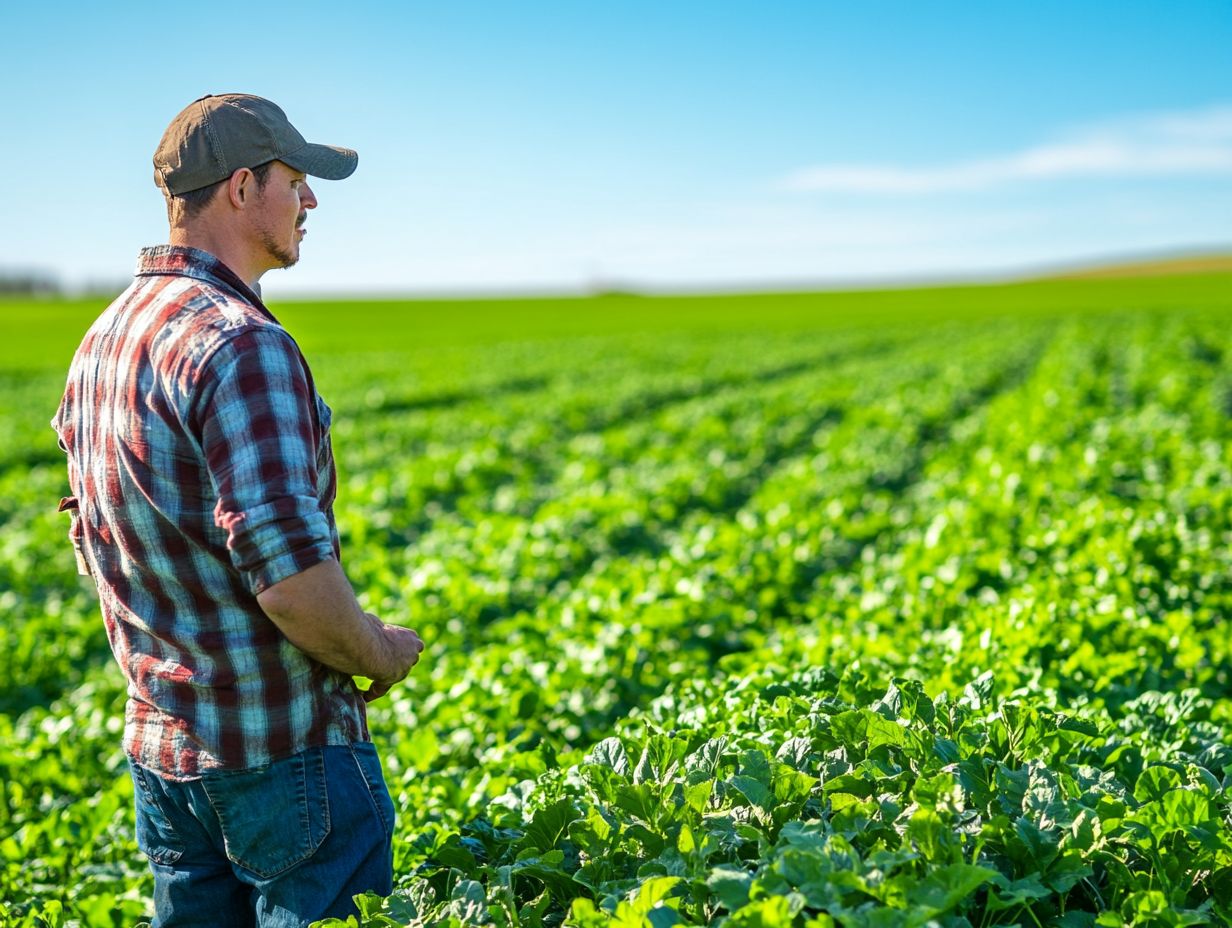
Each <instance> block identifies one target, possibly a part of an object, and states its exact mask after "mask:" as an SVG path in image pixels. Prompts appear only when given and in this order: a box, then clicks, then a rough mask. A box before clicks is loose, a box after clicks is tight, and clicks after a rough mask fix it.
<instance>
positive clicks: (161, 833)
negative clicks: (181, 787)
mask: <svg viewBox="0 0 1232 928" xmlns="http://www.w3.org/2000/svg"><path fill="white" fill-rule="evenodd" d="M128 766H129V770H130V771H131V773H132V776H133V799H134V805H135V807H136V811H137V847H139V848H140V849H141V852H142V853H143V854H145V856H146V857H148V858H150V860H152V861H153V862H154V863H156V864H163V865H165V866H171V865H172V864H174V863H175V862H176V861H178V860H179V859H180V858H181V857H183V856H184V843H183V841H181V840H180V837H179V836H178V835H177V834H176V833H175V828H174V827H173V826H172V824H171V819H170V817H169V816H168V815H167V813H166V811H165V810H164V808H163V804H162V802H161V801H160V796H161V794H162V790H160V789H159V788H158V784H157V782H151V779H150V778H153V779H154V780H155V781H157V774H153V773H150V772H149V771H148V770H146V769H145V768H143V767H140V766H138V765H137V764H135V763H133V762H132V761H129V764H128Z"/></svg>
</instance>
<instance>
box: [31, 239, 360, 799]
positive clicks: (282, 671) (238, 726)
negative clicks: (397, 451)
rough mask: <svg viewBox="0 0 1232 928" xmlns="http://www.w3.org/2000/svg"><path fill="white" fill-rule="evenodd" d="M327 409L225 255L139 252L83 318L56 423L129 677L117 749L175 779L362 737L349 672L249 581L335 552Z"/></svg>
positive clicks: (293, 349)
mask: <svg viewBox="0 0 1232 928" xmlns="http://www.w3.org/2000/svg"><path fill="white" fill-rule="evenodd" d="M329 424H330V409H329V407H328V406H327V405H326V404H325V402H324V401H323V400H322V399H321V398H320V396H319V395H318V394H317V392H316V388H315V386H314V383H313V379H312V374H311V372H310V371H309V369H308V365H307V362H306V361H305V360H304V357H303V355H302V354H301V352H300V350H299V348H298V346H297V345H296V344H295V342H294V340H293V339H292V338H291V337H290V335H288V334H287V332H286V330H285V329H283V327H282V326H281V325H280V324H279V323H278V321H277V320H276V319H275V318H274V317H273V315H271V314H270V312H269V310H268V309H266V308H265V306H264V304H263V303H262V302H261V299H260V297H259V296H258V295H257V294H256V293H255V292H253V291H252V290H251V289H250V288H249V287H247V286H246V285H245V284H244V283H243V282H242V281H241V280H240V279H239V278H238V277H237V276H236V275H235V274H234V273H233V272H232V271H231V270H230V269H229V268H227V267H226V265H224V264H223V263H222V262H221V261H219V260H218V259H217V258H215V257H213V256H212V255H209V254H207V253H205V252H203V251H198V250H196V249H191V248H183V247H176V246H169V245H164V246H159V247H157V248H147V249H144V250H143V251H142V253H141V257H140V260H139V262H138V267H137V276H136V279H135V280H134V282H133V284H132V285H131V286H130V287H129V288H128V289H127V290H126V291H125V292H124V293H123V294H121V295H120V296H119V297H118V298H117V299H116V301H115V302H114V303H112V305H111V306H110V307H108V308H107V309H106V310H105V311H104V312H103V313H102V315H100V316H99V318H98V319H97V320H96V321H95V323H94V325H93V326H91V328H90V330H89V332H88V333H87V334H86V336H85V338H84V340H83V341H82V343H81V346H80V347H79V348H78V350H77V354H76V356H75V357H74V359H73V362H72V366H71V367H70V369H69V375H68V383H67V386H66V389H65V392H64V398H63V400H62V401H61V403H60V408H59V410H58V411H57V413H56V416H55V418H54V419H53V420H52V427H53V428H54V429H55V430H56V432H57V434H58V435H59V437H60V447H61V448H62V449H63V450H64V451H65V452H66V454H67V456H68V473H69V485H70V487H71V491H72V494H73V495H72V496H70V497H66V498H65V499H64V500H62V501H61V505H60V508H61V509H62V510H67V511H69V512H70V513H71V517H72V522H71V528H70V530H69V535H70V538H71V540H72V542H73V545H74V549H75V550H76V552H77V555H78V563H79V566H80V567H81V568H82V570H83V572H85V573H88V574H89V575H90V576H91V577H93V579H94V581H95V583H96V585H97V587H98V593H99V600H100V605H101V608H102V613H103V619H104V622H105V624H106V628H107V635H108V638H109V640H110V642H111V648H112V651H113V653H114V654H115V657H116V660H117V661H118V662H119V664H120V667H121V669H122V670H123V672H124V674H125V676H126V678H127V680H128V703H127V707H126V711H125V734H124V743H125V748H126V750H127V751H128V753H129V754H130V755H131V756H132V757H133V758H134V759H135V760H136V761H137V762H138V763H139V764H141V765H142V766H144V767H147V768H149V769H152V770H155V771H157V772H159V773H161V774H163V775H164V776H166V777H169V778H171V779H180V780H185V779H193V778H195V777H197V776H199V775H200V774H201V772H202V771H204V770H206V769H214V768H222V769H248V768H251V767H256V766H259V765H261V764H265V763H268V762H270V761H272V760H276V759H279V758H281V757H286V756H289V755H291V754H294V753H296V752H298V751H301V750H304V749H305V748H309V747H316V746H320V745H325V744H346V743H349V742H352V741H361V740H367V739H368V730H367V722H366V717H365V711H364V703H363V700H362V698H361V697H360V696H359V693H358V691H357V690H356V688H355V686H354V684H353V683H352V681H351V679H350V677H348V676H347V675H345V674H342V673H338V672H336V671H333V670H331V669H329V668H327V667H325V666H324V665H322V664H320V663H318V662H317V661H315V660H313V659H312V658H310V657H308V656H307V655H306V654H304V653H303V652H302V651H300V650H299V649H298V648H296V647H295V646H294V645H292V644H291V643H290V642H289V641H288V640H287V639H286V638H285V637H284V636H283V635H282V633H281V632H280V631H279V630H278V628H277V627H276V626H275V625H274V624H273V623H272V622H271V621H270V620H269V619H268V618H267V617H266V615H265V614H264V612H262V610H261V608H260V606H259V605H258V603H257V599H256V595H257V594H258V593H260V592H261V591H262V590H264V589H266V588H267V587H269V586H270V585H272V584H275V583H277V582H279V581H280V580H283V579H285V578H287V577H290V576H292V575H293V574H296V573H298V572H300V571H302V570H305V569H307V568H308V567H311V566H312V565H314V564H317V563H320V562H321V561H324V560H326V559H327V558H330V557H334V558H337V557H339V547H338V533H337V529H336V527H335V525H334V517H333V508H332V507H333V502H334V496H335V492H336V488H337V477H336V473H335V469H334V460H333V454H332V451H331V448H330V441H329Z"/></svg>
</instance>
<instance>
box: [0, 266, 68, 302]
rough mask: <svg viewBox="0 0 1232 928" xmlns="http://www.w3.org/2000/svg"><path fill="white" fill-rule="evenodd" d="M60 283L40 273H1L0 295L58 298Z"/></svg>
mask: <svg viewBox="0 0 1232 928" xmlns="http://www.w3.org/2000/svg"><path fill="white" fill-rule="evenodd" d="M62 292H63V289H62V288H61V286H60V281H59V280H57V279H56V278H55V277H53V276H51V275H50V274H42V273H39V272H38V271H0V294H3V295H5V296H58V295H59V294H60V293H62Z"/></svg>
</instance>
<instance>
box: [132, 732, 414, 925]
mask: <svg viewBox="0 0 1232 928" xmlns="http://www.w3.org/2000/svg"><path fill="white" fill-rule="evenodd" d="M129 767H130V769H131V771H132V776H133V784H134V792H135V796H136V806H137V844H138V846H139V847H140V848H141V850H142V851H144V852H145V855H146V856H147V857H148V858H149V860H150V869H151V870H152V871H153V872H154V910H155V916H154V921H153V926H152V928H196V926H201V928H205V926H211V928H217V926H221V925H226V926H228V928H246V926H253V928H257V926H259V928H291V926H296V928H300V926H305V925H307V924H309V923H310V922H312V921H315V920H316V919H319V918H326V917H329V916H334V917H337V918H346V916H347V915H351V914H357V910H356V909H355V906H354V903H353V902H352V896H354V895H356V894H359V893H364V892H367V891H369V890H371V891H373V892H377V893H381V894H382V895H388V894H389V893H390V892H391V891H392V889H393V843H392V835H393V828H394V806H393V801H392V800H391V799H390V797H389V791H388V790H387V789H386V787H385V779H384V777H383V776H382V774H381V762H380V760H379V758H378V757H377V754H376V749H375V748H374V747H373V746H372V744H371V743H369V742H355V743H353V744H349V745H330V746H327V747H322V748H311V749H309V750H307V751H304V752H302V753H300V754H296V755H294V756H292V757H289V758H286V759H284V760H279V761H275V762H274V763H271V764H266V765H264V766H261V767H255V768H253V769H251V770H241V771H211V772H209V773H207V774H205V775H204V776H202V777H201V778H200V779H197V780H184V781H174V780H164V779H163V778H162V777H160V776H158V775H157V774H156V773H154V772H153V771H151V770H148V769H146V768H145V767H142V766H140V765H139V764H137V763H136V762H134V761H132V760H130V761H129Z"/></svg>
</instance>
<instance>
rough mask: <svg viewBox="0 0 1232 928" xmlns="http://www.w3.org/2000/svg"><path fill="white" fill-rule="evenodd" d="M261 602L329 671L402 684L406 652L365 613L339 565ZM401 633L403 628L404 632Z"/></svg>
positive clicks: (323, 567) (265, 594)
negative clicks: (400, 681)
mask: <svg viewBox="0 0 1232 928" xmlns="http://www.w3.org/2000/svg"><path fill="white" fill-rule="evenodd" d="M257 602H258V604H260V606H261V609H262V610H263V611H264V612H265V614H266V615H267V616H269V618H270V621H272V622H273V623H274V624H275V625H277V626H278V628H279V630H280V631H281V632H282V633H283V634H284V635H286V636H287V640H289V641H290V642H291V643H292V644H293V645H295V646H296V647H297V648H299V649H300V650H301V651H303V652H304V653H305V654H307V655H308V656H309V657H312V658H314V659H316V660H318V661H320V662H321V663H322V664H325V665H326V666H327V667H332V668H333V669H334V670H339V671H342V672H343V673H349V674H353V675H360V676H365V677H370V678H371V679H373V680H375V681H377V682H378V683H385V684H390V683H396V682H397V681H398V680H401V679H402V678H403V677H404V676H406V673H407V671H408V670H409V669H410V666H411V664H413V663H414V661H413V660H411V661H410V663H407V658H406V654H405V653H400V652H404V651H405V648H402V649H400V648H399V647H398V646H397V644H396V643H395V642H393V641H391V640H390V637H389V635H388V634H387V630H386V628H385V626H384V624H383V623H382V622H381V621H380V620H379V619H377V618H376V617H375V616H372V615H369V614H368V613H366V612H364V610H363V609H362V608H361V607H360V605H359V602H358V601H357V600H356V599H355V592H354V590H352V589H351V584H350V582H349V581H348V580H347V578H346V574H344V573H343V572H342V567H341V565H339V563H338V562H337V561H336V560H334V559H333V558H330V559H329V560H326V561H322V562H321V563H319V564H316V565H315V566H313V567H310V568H308V569H307V570H305V571H302V572H300V573H298V574H295V575H294V576H291V577H288V578H287V579H285V580H282V581H280V582H278V583H275V584H274V585H273V586H271V587H269V588H268V589H266V590H264V591H262V592H261V593H258V594H257ZM400 631H401V630H400Z"/></svg>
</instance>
